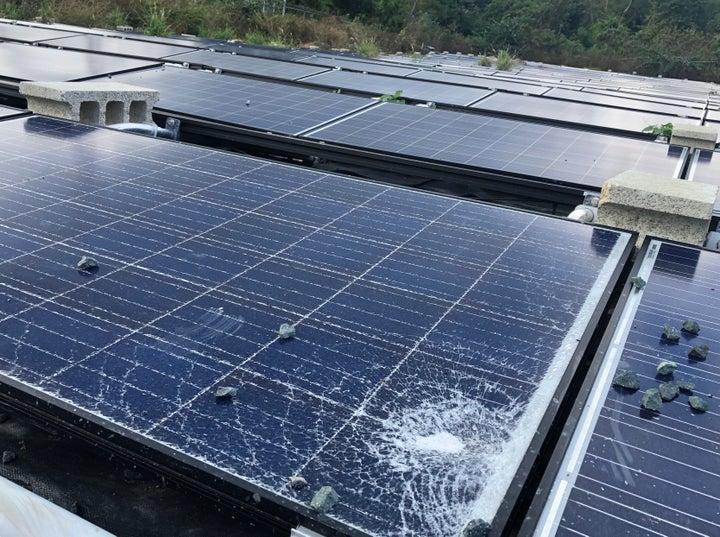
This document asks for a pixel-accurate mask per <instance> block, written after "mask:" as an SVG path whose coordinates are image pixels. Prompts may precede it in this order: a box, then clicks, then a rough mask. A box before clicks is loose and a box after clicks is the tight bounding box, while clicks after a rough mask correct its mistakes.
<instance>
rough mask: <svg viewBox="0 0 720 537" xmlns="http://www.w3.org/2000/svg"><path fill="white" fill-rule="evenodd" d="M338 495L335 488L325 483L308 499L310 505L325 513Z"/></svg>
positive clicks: (335, 501)
mask: <svg viewBox="0 0 720 537" xmlns="http://www.w3.org/2000/svg"><path fill="white" fill-rule="evenodd" d="M338 499H339V497H338V493H337V492H335V489H334V488H332V487H328V486H327V485H325V486H324V487H321V488H320V490H318V491H317V492H316V493H315V496H313V499H312V500H311V501H310V507H312V508H313V509H315V510H316V511H317V512H318V513H327V512H328V511H329V510H330V509H332V508H333V506H334V505H335V504H336V503H337V501H338Z"/></svg>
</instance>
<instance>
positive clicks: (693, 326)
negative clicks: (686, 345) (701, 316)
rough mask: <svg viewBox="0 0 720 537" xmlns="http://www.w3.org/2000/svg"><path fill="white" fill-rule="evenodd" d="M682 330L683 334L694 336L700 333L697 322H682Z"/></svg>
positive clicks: (689, 320)
mask: <svg viewBox="0 0 720 537" xmlns="http://www.w3.org/2000/svg"><path fill="white" fill-rule="evenodd" d="M682 329H683V331H684V332H688V333H690V334H695V335H696V336H697V335H698V334H699V333H700V325H699V324H698V323H697V321H693V320H691V319H686V320H685V321H683V324H682Z"/></svg>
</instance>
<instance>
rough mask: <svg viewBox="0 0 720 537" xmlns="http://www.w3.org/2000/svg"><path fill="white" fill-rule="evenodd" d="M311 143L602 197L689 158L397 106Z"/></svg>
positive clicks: (602, 138)
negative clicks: (611, 186) (606, 188)
mask: <svg viewBox="0 0 720 537" xmlns="http://www.w3.org/2000/svg"><path fill="white" fill-rule="evenodd" d="M307 136H308V137H310V138H314V139H318V140H324V141H326V142H334V143H338V144H343V145H349V146H356V147H362V148H367V149H373V150H377V151H383V152H388V153H394V154H400V155H405V156H413V157H418V158H423V159H430V160H434V161H443V162H448V163H454V164H458V165H463V166H471V167H473V168H483V169H490V170H497V171H502V172H506V173H509V174H515V175H522V176H531V177H536V178H541V179H546V180H550V181H553V182H555V181H557V182H561V183H565V184H570V185H576V186H580V187H583V188H598V189H599V188H600V187H601V186H602V184H603V183H604V182H605V181H606V180H607V179H608V178H610V177H614V176H615V175H617V174H619V173H621V172H623V171H625V170H631V169H635V170H640V171H646V172H648V173H659V174H662V175H669V176H674V175H675V169H676V167H677V166H678V164H679V162H680V156H681V153H682V152H681V150H680V149H679V148H677V147H674V146H667V145H663V144H656V143H653V142H646V141H643V140H633V139H627V138H621V137H616V136H609V135H605V134H596V133H590V132H586V131H576V130H572V129H567V128H560V127H551V126H548V125H541V124H537V123H525V122H521V121H516V120H510V119H501V118H492V117H487V116H481V115H476V114H467V113H462V112H453V111H447V110H433V109H428V108H420V107H415V106H400V105H397V104H390V103H383V104H381V105H379V106H377V107H373V108H371V109H369V110H365V111H363V112H361V113H359V114H356V115H354V116H352V117H349V118H346V119H345V120H343V121H340V122H337V123H335V124H332V125H329V126H327V127H325V128H322V129H319V130H317V131H314V132H310V133H308V134H307Z"/></svg>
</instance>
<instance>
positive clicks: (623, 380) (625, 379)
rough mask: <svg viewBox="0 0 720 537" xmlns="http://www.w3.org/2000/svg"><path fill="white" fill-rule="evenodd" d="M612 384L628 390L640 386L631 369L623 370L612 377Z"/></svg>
mask: <svg viewBox="0 0 720 537" xmlns="http://www.w3.org/2000/svg"><path fill="white" fill-rule="evenodd" d="M613 386H620V387H622V388H627V389H628V390H637V389H639V388H640V381H639V380H638V378H637V375H636V374H635V373H633V372H632V371H623V372H622V373H620V374H619V375H617V376H616V377H615V378H614V379H613Z"/></svg>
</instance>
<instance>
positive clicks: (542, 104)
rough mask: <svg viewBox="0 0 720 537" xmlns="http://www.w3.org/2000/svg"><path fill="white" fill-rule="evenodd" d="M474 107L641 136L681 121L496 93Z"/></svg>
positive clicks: (589, 105)
mask: <svg viewBox="0 0 720 537" xmlns="http://www.w3.org/2000/svg"><path fill="white" fill-rule="evenodd" d="M568 91H569V90H568ZM472 107H473V108H477V109H478V110H483V111H485V112H493V113H501V114H508V115H514V116H520V117H525V118H536V119H547V120H549V121H555V122H563V123H574V124H576V125H578V126H580V127H587V126H592V127H599V128H603V129H612V130H618V131H627V132H631V133H640V132H642V130H643V129H644V128H645V127H647V126H648V125H656V124H663V123H668V122H672V121H675V120H676V119H677V117H676V116H668V115H661V114H657V113H652V112H645V111H637V110H621V109H616V108H608V107H606V106H596V105H594V104H589V103H583V102H574V101H566V100H561V99H552V98H547V97H534V96H531V95H518V94H511V93H496V94H494V95H491V96H490V97H488V98H487V99H483V100H482V101H480V102H477V103H475V104H474V105H472ZM697 122H699V120H698V121H696V123H697Z"/></svg>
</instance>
